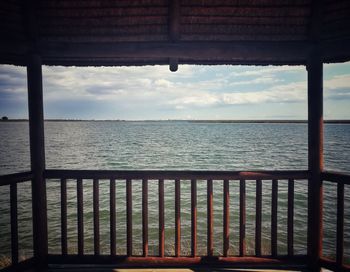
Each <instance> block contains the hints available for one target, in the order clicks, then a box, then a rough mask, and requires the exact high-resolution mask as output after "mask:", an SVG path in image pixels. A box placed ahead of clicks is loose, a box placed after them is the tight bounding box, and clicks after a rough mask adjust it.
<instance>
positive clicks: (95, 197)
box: [93, 179, 100, 255]
mask: <svg viewBox="0 0 350 272" xmlns="http://www.w3.org/2000/svg"><path fill="white" fill-rule="evenodd" d="M99 209H100V208H99V180H98V179H94V180H93V213H94V254H95V255H100V212H99Z"/></svg>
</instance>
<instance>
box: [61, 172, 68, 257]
mask: <svg viewBox="0 0 350 272" xmlns="http://www.w3.org/2000/svg"><path fill="white" fill-rule="evenodd" d="M61 251H62V255H67V253H68V247H67V180H66V179H61Z"/></svg>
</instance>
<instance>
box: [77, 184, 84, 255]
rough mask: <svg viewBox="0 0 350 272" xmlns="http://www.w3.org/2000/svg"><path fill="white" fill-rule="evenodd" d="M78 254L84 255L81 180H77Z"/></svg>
mask: <svg viewBox="0 0 350 272" xmlns="http://www.w3.org/2000/svg"><path fill="white" fill-rule="evenodd" d="M77 202H78V203H77V212H78V254H79V255H84V216H83V181H82V179H78V180H77Z"/></svg>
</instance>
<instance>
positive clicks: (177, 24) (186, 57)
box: [0, 0, 350, 271]
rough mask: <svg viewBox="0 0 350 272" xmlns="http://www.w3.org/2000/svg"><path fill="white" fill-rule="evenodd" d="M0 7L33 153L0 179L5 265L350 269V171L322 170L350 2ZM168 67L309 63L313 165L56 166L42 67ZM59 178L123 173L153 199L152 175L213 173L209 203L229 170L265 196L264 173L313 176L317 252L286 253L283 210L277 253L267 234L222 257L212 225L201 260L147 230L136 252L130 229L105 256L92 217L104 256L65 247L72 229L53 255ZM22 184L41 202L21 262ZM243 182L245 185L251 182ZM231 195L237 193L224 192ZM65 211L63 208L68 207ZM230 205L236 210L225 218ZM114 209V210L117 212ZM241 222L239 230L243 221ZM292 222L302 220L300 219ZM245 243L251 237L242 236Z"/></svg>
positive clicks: (349, 40) (175, 0) (7, 60)
mask: <svg viewBox="0 0 350 272" xmlns="http://www.w3.org/2000/svg"><path fill="white" fill-rule="evenodd" d="M0 13H1V16H0V22H1V23H0V34H1V43H0V63H1V64H13V65H21V66H26V67H27V75H28V104H29V124H30V151H31V171H30V172H28V173H17V174H13V175H7V176H1V177H0V185H1V186H10V188H11V241H12V265H11V266H10V267H8V268H5V270H9V271H11V270H12V271H19V270H21V269H27V268H35V269H45V268H46V267H47V265H48V264H68V263H70V264H84V263H85V264H86V263H90V264H105V263H108V264H113V265H116V266H126V267H144V266H146V267H147V266H163V267H173V266H177V267H192V266H193V267H196V266H200V265H204V266H228V267H234V266H235V267H237V266H238V267H241V266H246V267H247V266H248V267H250V266H251V267H277V266H280V265H291V264H299V265H304V266H305V267H307V268H309V269H310V270H312V271H319V270H320V267H321V266H324V267H327V268H330V269H333V270H334V271H350V270H349V267H348V266H346V265H344V260H343V257H344V246H343V237H344V219H343V215H344V185H347V184H350V177H349V176H348V175H345V174H341V173H333V172H326V171H324V169H323V106H322V104H323V74H322V69H323V63H336V62H345V61H349V60H350V2H349V1H347V0H340V1H332V0H319V1H317V0H280V1H274V0H217V1H214V0H200V1H196V0H130V1H126V0H125V1H124V0H122V1H118V0H104V1H102V0H86V1H82V0H62V1H58V0H46V1H44V0H43V1H34V0H32V1H30V0H28V1H20V0H9V1H1V3H0ZM158 64H163V65H169V68H170V70H171V71H176V70H177V69H178V65H181V64H198V65H218V64H229V65H235V64H242V65H304V66H305V67H306V69H307V72H308V136H309V143H308V145H309V151H308V152H309V153H308V156H309V167H308V169H307V170H305V171H286V172H283V171H265V172H259V173H257V172H221V171H215V172H210V171H192V172H191V171H187V172H174V171H163V172H162V171H158V172H154V171H153V172H152V171H129V172H128V171H102V170H101V171H87V170H81V171H69V170H67V171H65V170H50V169H46V167H45V148H44V116H43V97H42V96H43V88H42V72H41V66H42V65H63V66H137V65H158ZM50 178H51V179H52V178H58V179H61V180H62V184H63V185H62V188H65V187H64V186H65V185H64V184H65V183H64V180H65V179H68V178H74V179H77V182H78V185H77V186H78V191H79V180H81V179H85V178H88V179H93V182H94V188H97V189H98V179H103V178H107V179H111V180H113V179H116V178H121V179H125V180H126V181H127V182H128V181H130V180H131V179H142V180H143V183H142V185H143V189H144V190H145V191H144V192H145V196H147V180H148V179H158V180H160V181H161V180H163V179H174V180H175V182H176V183H177V184H178V183H179V180H180V179H191V180H197V179H203V180H207V181H208V202H209V203H210V200H211V199H212V179H220V180H223V181H224V182H225V183H226V181H228V179H237V180H240V181H244V180H245V179H254V180H257V196H258V195H260V196H261V191H260V192H259V186H261V184H260V185H259V180H260V182H261V179H268V180H272V181H273V183H276V184H277V182H274V181H275V180H278V179H298V178H299V179H307V180H308V186H309V187H308V201H309V202H308V211H309V213H308V251H307V255H305V256H294V255H293V248H292V240H293V239H292V237H291V245H290V248H289V249H290V252H289V253H290V254H289V253H288V255H287V256H279V255H278V254H277V247H276V237H275V236H276V235H277V234H276V233H275V232H274V231H273V230H274V229H275V227H276V226H277V225H276V224H277V221H276V220H277V219H276V218H275V219H273V220H272V221H273V222H272V229H273V230H272V233H273V235H272V254H271V256H267V257H266V256H263V257H262V256H261V253H260V249H259V241H260V242H261V237H260V239H259V233H258V232H257V236H256V253H255V255H254V256H249V257H247V256H244V255H245V254H244V253H242V254H240V256H236V257H230V256H227V247H228V245H227V244H226V243H225V244H224V245H223V247H224V250H223V252H224V253H223V256H213V252H212V236H210V233H212V229H210V225H211V224H208V226H209V227H208V233H209V235H208V253H207V255H206V256H196V254H195V239H193V237H192V246H193V247H192V253H193V254H192V255H193V256H191V257H182V256H179V255H178V254H177V253H176V254H175V256H174V257H164V256H163V255H164V252H163V255H162V252H160V254H159V256H155V257H149V256H148V251H147V249H148V247H147V246H148V240H147V238H146V236H147V235H144V237H143V239H144V240H143V255H142V256H141V257H137V256H132V254H131V251H130V250H129V246H132V234H130V233H129V234H128V237H129V238H128V254H127V256H115V251H113V250H114V249H113V247H115V244H113V239H112V238H113V237H112V236H111V255H108V256H102V255H100V254H99V253H100V250H99V225H98V223H96V224H95V225H94V229H95V232H94V234H95V236H94V239H95V240H94V241H95V245H94V253H95V254H94V255H93V256H88V255H84V254H83V251H82V252H80V253H81V254H80V253H79V254H78V255H76V256H69V255H68V254H67V252H66V247H67V245H66V243H67V241H65V239H64V238H62V254H61V255H57V256H52V255H49V254H48V241H47V212H46V179H50ZM324 180H327V181H331V182H335V183H337V196H338V198H337V201H338V202H337V203H338V205H337V207H338V208H337V218H336V220H337V249H336V260H334V261H331V260H327V259H325V258H323V257H322V203H323V200H322V182H323V181H324ZM24 181H31V182H32V197H33V199H35V200H36V201H34V202H33V239H34V257H33V258H31V259H30V260H27V261H23V262H19V260H18V235H16V232H17V231H18V230H17V219H16V210H17V203H16V202H17V200H16V198H17V197H16V190H17V189H16V188H17V187H16V186H17V185H16V184H17V183H19V182H24ZM144 181H145V182H144ZM177 181H178V182H177ZM241 185H242V188H244V186H243V185H244V183H243V182H241ZM130 186H131V185H130ZM276 186H277V185H276ZM224 187H225V185H224ZM128 188H129V187H128ZM160 188H161V182H160ZM194 188H195V187H194ZM80 189H81V188H80ZM130 190H131V189H130ZM163 190H164V188H163ZM97 191H98V190H97ZM175 194H176V196H175V201H176V203H178V207H179V205H180V192H179V191H176V192H175ZM224 195H225V196H227V195H228V191H227V190H226V189H225V192H224ZM128 196H129V195H128ZM292 196H293V195H292V193H291V197H292ZM64 197H67V196H65V195H64V194H62V199H63V200H64ZM129 197H130V196H129ZM98 199H99V196H98V193H94V203H97V204H96V205H95V204H94V215H96V216H97V218H98ZM146 199H147V198H146ZM257 199H259V198H258V197H257ZM291 199H292V198H291ZM95 200H96V201H95ZM129 200H130V199H129ZM243 200H244V199H243ZM275 200H276V199H275ZM78 201H79V199H78ZM224 201H225V200H224ZM244 201H245V200H244ZM146 202H147V201H146ZM146 202H145V203H144V205H145V206H143V207H144V210H145V212H144V213H143V215H144V218H147V204H146ZM225 203H226V202H225ZM111 205H112V204H111ZM175 205H176V204H175ZM224 205H226V204H224ZM272 205H273V204H272ZM111 207H112V206H111ZM225 207H227V205H226V206H225ZM258 207H259V206H257V218H259V216H258V215H260V216H261V209H260V211H259V208H258ZM194 208H195V207H194ZM260 208H261V207H260ZM274 208H275V209H276V212H277V208H276V207H272V209H274ZM130 209H131V206H129V205H128V206H127V210H128V211H130ZM62 213H63V214H64V207H63V208H62ZM227 214H228V210H227V208H226V210H225V215H227ZM211 215H212V207H210V205H208V222H211V220H212V217H211ZM78 216H79V215H78ZM112 217H113V213H111V218H112ZM62 218H63V219H62V220H63V221H62V237H65V236H66V235H67V234H66V233H65V231H67V230H66V228H65V227H64V217H62ZM163 220H164V218H163ZM242 220H243V219H242ZM244 220H245V219H244ZM78 221H79V220H78ZM97 221H98V220H97ZM224 221H225V219H224ZM226 221H227V220H226ZM242 222H243V221H242ZM242 222H241V228H243V225H244V224H242ZM291 222H293V221H292V218H291ZM65 223H66V222H65ZM80 223H81V224H82V222H80ZM163 223H164V222H163ZM243 223H244V222H243ZM256 224H257V225H256V226H257V228H258V227H259V222H258V221H257V223H256ZM128 226H129V225H128ZM147 226H148V222H147V220H146V221H144V224H143V231H144V233H145V234H147ZM114 227H115V226H114ZM163 227H164V226H163ZM175 227H176V229H177V230H178V231H177V232H176V233H177V234H176V235H177V238H176V239H177V245H179V241H178V240H179V239H181V237H180V231H179V228H181V226H180V225H179V224H178V225H177V223H176V226H175ZM224 227H225V229H224V235H227V234H228V232H229V227H228V223H224ZM260 227H261V222H260ZM291 227H292V226H291ZM78 228H79V226H78ZM192 228H195V225H194V226H193V225H192ZM258 229H259V228H258ZM160 235H161V234H160ZM243 236H244V235H243ZM260 236H261V233H260ZM80 238H81V239H80V242H81V243H82V244H80V245H79V247H82V248H83V236H82V237H80ZM193 241H194V242H193ZM163 242H164V241H163ZM240 245H241V246H242V247H243V246H244V239H243V238H242V239H241V244H240ZM163 246H164V244H163ZM160 248H161V247H160ZM177 250H178V249H177V248H176V249H175V252H178V251H177ZM129 251H130V252H129Z"/></svg>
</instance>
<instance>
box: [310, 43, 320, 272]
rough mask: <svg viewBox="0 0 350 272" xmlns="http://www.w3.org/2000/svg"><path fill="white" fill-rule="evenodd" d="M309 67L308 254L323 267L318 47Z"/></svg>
mask: <svg viewBox="0 0 350 272" xmlns="http://www.w3.org/2000/svg"><path fill="white" fill-rule="evenodd" d="M307 71H308V138H309V139H308V142H309V154H308V155H309V171H310V180H309V188H308V189H309V192H308V198H309V208H308V213H309V214H308V218H309V222H308V257H309V261H310V268H311V269H312V270H313V271H320V264H319V261H320V256H321V254H322V235H323V230H322V210H323V207H322V206H323V196H322V194H323V190H322V180H321V172H322V170H323V64H322V60H321V54H320V52H319V51H318V50H317V48H315V49H313V51H312V52H311V54H310V57H309V61H308V63H307Z"/></svg>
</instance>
